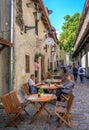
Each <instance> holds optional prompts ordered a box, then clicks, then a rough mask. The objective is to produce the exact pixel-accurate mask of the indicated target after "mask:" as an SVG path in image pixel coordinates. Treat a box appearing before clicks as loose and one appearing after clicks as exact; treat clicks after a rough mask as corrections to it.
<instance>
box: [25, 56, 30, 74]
mask: <svg viewBox="0 0 89 130" xmlns="http://www.w3.org/2000/svg"><path fill="white" fill-rule="evenodd" d="M29 60H30V57H29V55H25V71H26V73H29V72H30V66H29Z"/></svg>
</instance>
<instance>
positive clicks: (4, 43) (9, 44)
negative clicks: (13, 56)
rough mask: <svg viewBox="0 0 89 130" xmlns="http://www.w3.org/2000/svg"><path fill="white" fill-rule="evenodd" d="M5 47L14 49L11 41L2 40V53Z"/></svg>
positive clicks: (0, 49) (0, 48)
mask: <svg viewBox="0 0 89 130" xmlns="http://www.w3.org/2000/svg"><path fill="white" fill-rule="evenodd" d="M5 47H13V44H12V43H10V42H9V41H7V40H5V39H3V38H0V52H1V51H2V50H3V49H4V48H5Z"/></svg>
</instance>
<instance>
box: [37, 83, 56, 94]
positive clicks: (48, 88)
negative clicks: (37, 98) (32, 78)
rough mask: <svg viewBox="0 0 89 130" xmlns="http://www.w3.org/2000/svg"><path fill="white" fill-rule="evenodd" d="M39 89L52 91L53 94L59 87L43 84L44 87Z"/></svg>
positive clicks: (39, 86) (40, 86)
mask: <svg viewBox="0 0 89 130" xmlns="http://www.w3.org/2000/svg"><path fill="white" fill-rule="evenodd" d="M37 88H42V89H44V90H51V93H53V92H54V90H56V89H57V88H58V86H56V85H55V84H50V85H49V84H42V85H38V86H37Z"/></svg>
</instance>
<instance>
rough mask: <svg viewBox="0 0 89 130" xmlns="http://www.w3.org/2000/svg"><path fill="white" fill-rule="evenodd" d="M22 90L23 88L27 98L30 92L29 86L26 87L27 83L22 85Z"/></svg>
mask: <svg viewBox="0 0 89 130" xmlns="http://www.w3.org/2000/svg"><path fill="white" fill-rule="evenodd" d="M23 88H24V91H25V93H26V94H27V95H28V96H29V95H30V92H29V85H28V83H25V84H23Z"/></svg>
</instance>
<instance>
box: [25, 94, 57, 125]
mask: <svg viewBox="0 0 89 130" xmlns="http://www.w3.org/2000/svg"><path fill="white" fill-rule="evenodd" d="M54 99H56V96H55V95H53V94H44V95H43V96H42V97H38V94H33V95H31V96H29V97H27V101H28V102H30V103H32V105H33V106H34V108H35V109H36V113H35V114H34V116H33V118H32V119H31V122H30V124H31V123H32V122H33V121H34V120H35V119H36V118H37V117H38V115H41V116H42V117H43V118H44V119H45V120H46V121H47V122H50V120H49V119H48V117H47V116H46V115H45V114H44V113H43V110H45V111H46V112H47V113H48V115H49V116H50V115H51V114H50V112H49V110H48V109H47V108H46V105H47V104H48V103H49V102H50V101H52V100H54ZM36 103H39V104H40V106H39V107H38V105H37V104H36Z"/></svg>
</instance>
